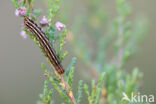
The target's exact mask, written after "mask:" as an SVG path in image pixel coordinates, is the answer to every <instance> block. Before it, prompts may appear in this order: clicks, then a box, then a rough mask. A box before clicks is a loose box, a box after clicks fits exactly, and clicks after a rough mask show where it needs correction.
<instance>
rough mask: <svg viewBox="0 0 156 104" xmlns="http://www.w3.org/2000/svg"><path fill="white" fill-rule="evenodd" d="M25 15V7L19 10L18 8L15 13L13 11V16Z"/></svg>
mask: <svg viewBox="0 0 156 104" xmlns="http://www.w3.org/2000/svg"><path fill="white" fill-rule="evenodd" d="M26 14H27V9H26V8H25V7H21V8H19V9H16V11H15V15H16V16H19V15H20V16H22V17H23V16H25V15H26Z"/></svg>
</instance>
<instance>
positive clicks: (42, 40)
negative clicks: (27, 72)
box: [24, 17, 65, 74]
mask: <svg viewBox="0 0 156 104" xmlns="http://www.w3.org/2000/svg"><path fill="white" fill-rule="evenodd" d="M24 25H25V27H26V29H28V30H29V31H30V32H32V33H33V34H34V36H35V37H36V39H37V40H38V41H39V44H40V45H41V47H43V50H44V51H45V53H46V55H47V57H48V59H49V60H50V62H51V64H52V65H53V66H54V68H55V70H56V71H57V72H58V74H63V73H64V72H65V70H64V68H63V66H62V65H61V62H60V60H59V58H58V56H57V55H56V52H55V50H54V48H53V47H52V45H51V44H50V42H49V40H48V38H47V36H46V35H45V33H44V32H43V31H42V30H41V29H40V27H38V26H37V24H36V23H34V21H32V20H31V19H29V18H28V17H25V18H24Z"/></svg>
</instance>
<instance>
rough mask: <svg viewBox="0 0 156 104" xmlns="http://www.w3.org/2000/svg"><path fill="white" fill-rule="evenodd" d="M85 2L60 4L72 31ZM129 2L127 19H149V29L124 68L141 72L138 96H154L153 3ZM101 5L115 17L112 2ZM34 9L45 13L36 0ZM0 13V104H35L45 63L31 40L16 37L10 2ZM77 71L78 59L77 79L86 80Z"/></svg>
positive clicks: (17, 23) (155, 43)
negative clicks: (139, 94) (130, 7)
mask: <svg viewBox="0 0 156 104" xmlns="http://www.w3.org/2000/svg"><path fill="white" fill-rule="evenodd" d="M84 1H85V0H67V2H66V3H65V4H64V5H63V4H61V5H62V6H64V7H70V8H71V9H72V10H71V11H68V9H69V8H61V9H62V10H61V11H62V12H63V13H66V14H65V15H68V14H70V16H71V17H70V18H71V20H70V21H69V23H66V25H67V27H68V28H69V29H71V28H72V22H73V20H74V19H75V18H76V14H77V13H81V12H83V11H81V10H83V8H85V7H84ZM129 3H130V4H131V6H132V16H131V17H130V18H134V17H136V16H142V15H143V16H145V17H146V18H147V19H148V22H149V27H148V34H147V36H146V38H145V41H144V42H143V44H142V45H141V47H139V49H138V50H139V51H138V54H136V55H135V58H134V59H133V60H129V62H128V64H127V66H126V67H127V69H132V68H133V67H135V66H137V67H138V68H139V69H140V71H141V72H143V73H144V77H143V80H142V82H141V89H140V91H141V93H142V94H147V95H148V94H154V95H155V96H156V81H155V78H156V76H155V72H156V70H155V66H156V65H155V64H156V54H155V53H156V41H155V39H156V35H155V33H156V29H155V28H156V19H155V18H156V12H155V11H156V1H155V0H130V1H129ZM67 5H68V6H67ZM104 6H105V8H106V10H107V12H108V13H109V16H112V17H114V16H115V15H116V13H115V0H105V4H104ZM36 8H43V9H44V10H45V9H46V3H45V2H43V1H42V0H36ZM0 11H1V16H0V23H1V24H0V31H1V37H0V53H1V54H0V104H11V103H12V104H21V103H22V104H28V103H29V104H34V103H36V101H37V100H38V99H39V97H38V95H39V93H40V92H42V87H43V81H44V77H43V71H42V69H41V68H40V63H41V62H45V63H47V60H46V58H45V57H44V56H43V55H42V53H41V51H40V49H39V48H38V46H37V45H36V44H34V42H33V41H32V40H31V39H27V40H23V39H22V37H21V36H20V35H19V34H20V31H21V23H23V20H22V18H19V17H16V16H15V14H14V12H15V8H14V6H13V5H12V2H11V1H10V0H1V1H0ZM43 12H45V11H43ZM69 12H71V13H69ZM59 16H64V14H61V13H60V15H58V17H59ZM111 19H112V18H110V20H111ZM112 21H113V20H112ZM88 44H89V43H88ZM68 45H69V44H67V45H66V50H68V51H69V55H68V59H66V60H65V61H64V66H65V67H66V65H68V64H69V63H68V62H69V60H70V59H71V56H74V55H73V54H70V52H71V48H70V47H68ZM69 46H70V45H69ZM79 70H80V71H81V70H83V69H82V67H81V63H80V62H79V60H78V63H77V65H76V73H77V75H76V77H77V78H78V79H84V80H89V79H87V77H86V76H87V75H86V76H84V74H81V73H80V71H79ZM129 71H130V70H129ZM75 80H76V79H75ZM58 100H59V99H58Z"/></svg>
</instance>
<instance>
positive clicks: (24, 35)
mask: <svg viewBox="0 0 156 104" xmlns="http://www.w3.org/2000/svg"><path fill="white" fill-rule="evenodd" d="M20 35H21V36H22V38H23V39H26V38H28V35H27V34H26V32H25V31H23V30H22V31H21V33H20Z"/></svg>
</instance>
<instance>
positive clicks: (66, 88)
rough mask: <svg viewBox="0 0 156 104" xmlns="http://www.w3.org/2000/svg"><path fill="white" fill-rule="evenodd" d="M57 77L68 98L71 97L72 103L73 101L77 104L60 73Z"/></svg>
mask: <svg viewBox="0 0 156 104" xmlns="http://www.w3.org/2000/svg"><path fill="white" fill-rule="evenodd" d="M57 75H58V74H57ZM58 77H59V79H60V81H61V82H62V83H63V85H62V86H63V87H64V88H65V90H66V92H67V94H68V96H69V98H70V99H71V101H72V103H73V104H77V103H76V100H75V97H74V95H73V92H72V91H70V90H69V85H68V84H67V83H66V82H65V80H64V78H63V76H62V75H58Z"/></svg>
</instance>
